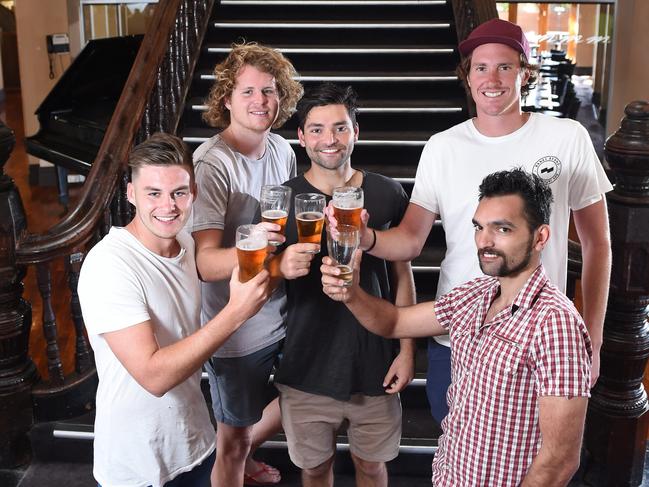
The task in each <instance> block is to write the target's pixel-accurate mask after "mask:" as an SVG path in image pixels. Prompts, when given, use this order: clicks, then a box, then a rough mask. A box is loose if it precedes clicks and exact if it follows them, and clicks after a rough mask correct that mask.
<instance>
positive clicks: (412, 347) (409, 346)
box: [399, 338, 417, 360]
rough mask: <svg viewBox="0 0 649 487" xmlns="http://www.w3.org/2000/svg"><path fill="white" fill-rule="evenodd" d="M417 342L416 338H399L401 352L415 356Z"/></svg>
mask: <svg viewBox="0 0 649 487" xmlns="http://www.w3.org/2000/svg"><path fill="white" fill-rule="evenodd" d="M416 350H417V343H416V341H415V339H414V338H401V339H400V340H399V354H401V355H405V356H408V357H411V358H412V359H413V360H414V358H415V351H416Z"/></svg>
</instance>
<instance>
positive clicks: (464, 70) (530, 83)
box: [455, 53, 539, 96]
mask: <svg viewBox="0 0 649 487" xmlns="http://www.w3.org/2000/svg"><path fill="white" fill-rule="evenodd" d="M518 56H519V61H520V63H519V67H520V68H521V69H526V70H527V71H528V72H529V73H530V77H529V79H528V80H527V83H525V84H524V85H523V86H521V95H522V96H527V95H528V93H529V92H530V90H531V89H532V88H534V86H536V82H537V81H538V79H539V67H538V66H537V65H535V64H530V63H529V62H528V61H527V58H526V57H525V54H522V53H518ZM472 58H473V53H471V54H469V55H468V56H466V57H463V58H462V60H461V61H460V64H458V66H457V68H456V69H455V74H457V76H458V78H460V80H461V81H462V84H463V85H464V89H465V90H466V92H467V93H468V94H469V95H470V94H471V88H470V87H469V83H468V81H467V80H468V79H469V71H471V59H472Z"/></svg>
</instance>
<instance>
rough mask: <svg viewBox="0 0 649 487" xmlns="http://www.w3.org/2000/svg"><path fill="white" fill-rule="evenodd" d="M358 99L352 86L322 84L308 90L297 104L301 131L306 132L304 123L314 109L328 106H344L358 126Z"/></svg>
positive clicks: (354, 123)
mask: <svg viewBox="0 0 649 487" xmlns="http://www.w3.org/2000/svg"><path fill="white" fill-rule="evenodd" d="M357 99H358V96H357V95H356V92H355V91H354V89H353V88H352V87H351V86H345V87H343V86H340V85H337V84H334V83H322V84H320V85H318V86H316V87H314V88H312V89H310V90H308V91H307V92H306V93H305V95H304V96H303V97H302V99H301V100H300V102H299V103H298V104H297V118H298V122H299V124H300V129H302V131H304V123H305V122H306V118H307V117H308V116H309V112H310V111H311V110H312V109H313V108H315V107H324V106H327V105H344V106H345V108H346V109H347V114H348V115H349V118H350V119H351V121H352V124H353V125H356V115H357V114H358V103H357Z"/></svg>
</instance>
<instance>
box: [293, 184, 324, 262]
mask: <svg viewBox="0 0 649 487" xmlns="http://www.w3.org/2000/svg"><path fill="white" fill-rule="evenodd" d="M324 208H325V196H324V195H323V194H319V193H300V194H298V195H297V196H296V197H295V222H296V223H297V237H298V242H299V243H313V244H317V245H318V250H317V251H312V252H309V253H314V254H317V253H318V252H320V241H321V240H322V226H323V224H324Z"/></svg>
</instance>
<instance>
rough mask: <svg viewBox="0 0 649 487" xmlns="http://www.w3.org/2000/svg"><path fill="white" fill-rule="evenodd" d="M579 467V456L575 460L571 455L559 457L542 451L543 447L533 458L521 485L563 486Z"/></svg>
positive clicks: (537, 486)
mask: <svg viewBox="0 0 649 487" xmlns="http://www.w3.org/2000/svg"><path fill="white" fill-rule="evenodd" d="M578 467H579V457H578V456H577V458H576V461H575V459H574V458H571V457H568V458H566V457H560V456H559V455H556V454H552V453H550V452H548V451H547V449H546V451H544V450H543V447H541V450H540V451H539V454H538V455H537V456H536V457H535V458H534V461H533V462H532V465H531V466H530V468H529V470H528V471H527V474H526V475H525V478H524V479H523V482H522V483H521V487H564V486H565V485H567V484H568V482H569V481H570V479H571V478H572V476H573V475H574V473H575V472H576V471H577V468H578Z"/></svg>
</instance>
